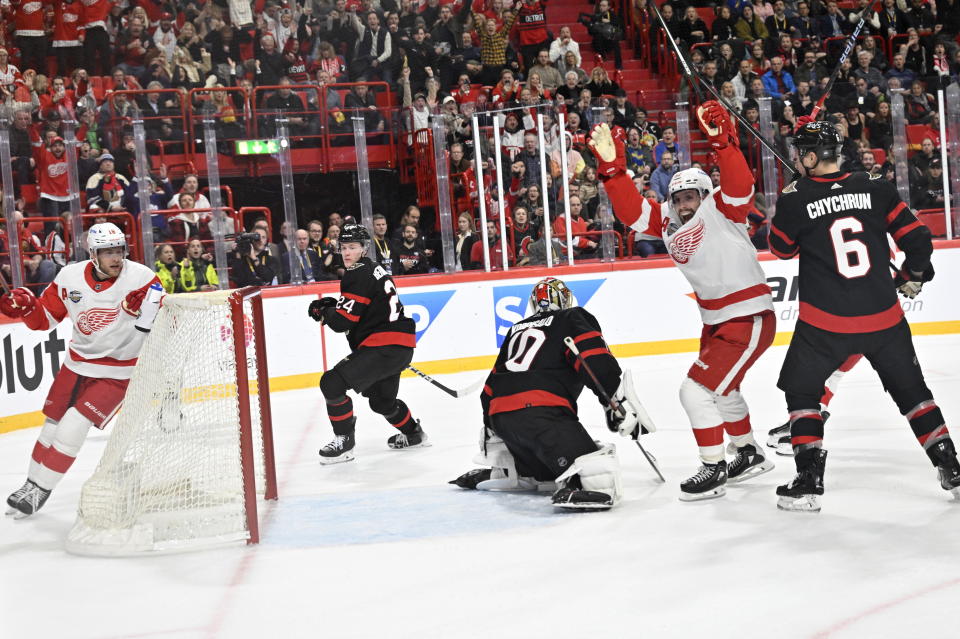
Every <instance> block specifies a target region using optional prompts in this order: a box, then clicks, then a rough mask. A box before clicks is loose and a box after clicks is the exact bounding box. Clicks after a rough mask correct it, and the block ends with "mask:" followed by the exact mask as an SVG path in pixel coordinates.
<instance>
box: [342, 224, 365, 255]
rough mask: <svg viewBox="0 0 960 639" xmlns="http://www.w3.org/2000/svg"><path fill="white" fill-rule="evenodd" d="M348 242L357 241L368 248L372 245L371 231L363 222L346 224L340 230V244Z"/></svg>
mask: <svg viewBox="0 0 960 639" xmlns="http://www.w3.org/2000/svg"><path fill="white" fill-rule="evenodd" d="M347 242H357V243H359V244H361V245H363V248H364V250H366V249H367V247H368V246H370V231H368V230H367V227H365V226H363V225H362V224H344V225H343V229H341V230H340V245H341V246H342V245H343V244H346V243H347Z"/></svg>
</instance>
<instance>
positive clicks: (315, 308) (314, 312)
mask: <svg viewBox="0 0 960 639" xmlns="http://www.w3.org/2000/svg"><path fill="white" fill-rule="evenodd" d="M336 305H337V298H335V297H321V298H320V299H318V300H313V301H312V302H310V306H309V308H307V315H309V316H310V317H311V318H312V319H313V320H314V321H316V322H322V321H323V310H324V309H326V308H332V307H334V306H336Z"/></svg>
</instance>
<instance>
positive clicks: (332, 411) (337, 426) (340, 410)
mask: <svg viewBox="0 0 960 639" xmlns="http://www.w3.org/2000/svg"><path fill="white" fill-rule="evenodd" d="M327 417H329V418H330V425H331V426H333V432H334V434H336V435H349V434H353V430H354V426H355V424H356V422H357V420H356V418H355V417H354V416H353V400H352V399H350V398H349V397H347V396H346V395H344V396H342V397H337V398H334V399H328V400H327Z"/></svg>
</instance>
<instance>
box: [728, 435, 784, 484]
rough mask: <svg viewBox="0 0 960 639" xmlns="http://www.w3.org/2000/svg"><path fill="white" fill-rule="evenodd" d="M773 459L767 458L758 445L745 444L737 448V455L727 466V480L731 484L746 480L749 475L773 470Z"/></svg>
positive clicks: (754, 475)
mask: <svg viewBox="0 0 960 639" xmlns="http://www.w3.org/2000/svg"><path fill="white" fill-rule="evenodd" d="M774 467H775V464H774V463H773V460H771V459H767V457H766V456H764V454H763V451H762V450H760V448H759V446H754V445H753V444H747V445H746V446H743V447H741V448H738V449H737V456H736V457H735V458H734V460H733V461H732V462H730V465H729V466H728V467H727V481H728V482H730V483H731V484H735V483H737V482H741V481H746V480H748V479H750V478H751V477H756V476H757V475H762V474H764V473H768V472H770V471H771V470H773V469H774Z"/></svg>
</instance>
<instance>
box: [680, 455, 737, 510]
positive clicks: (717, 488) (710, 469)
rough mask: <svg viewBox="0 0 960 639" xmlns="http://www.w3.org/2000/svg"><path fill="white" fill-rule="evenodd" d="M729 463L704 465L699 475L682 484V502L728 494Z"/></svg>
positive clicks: (698, 472)
mask: <svg viewBox="0 0 960 639" xmlns="http://www.w3.org/2000/svg"><path fill="white" fill-rule="evenodd" d="M726 483H727V462H725V461H721V462H717V463H716V464H706V463H705V464H704V465H703V466H701V467H700V470H699V471H697V474H696V475H694V476H693V477H690V478H689V479H685V480H684V481H683V482H682V483H681V484H680V501H699V500H701V499H713V498H714V497H723V496H724V495H725V494H727V489H726Z"/></svg>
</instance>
